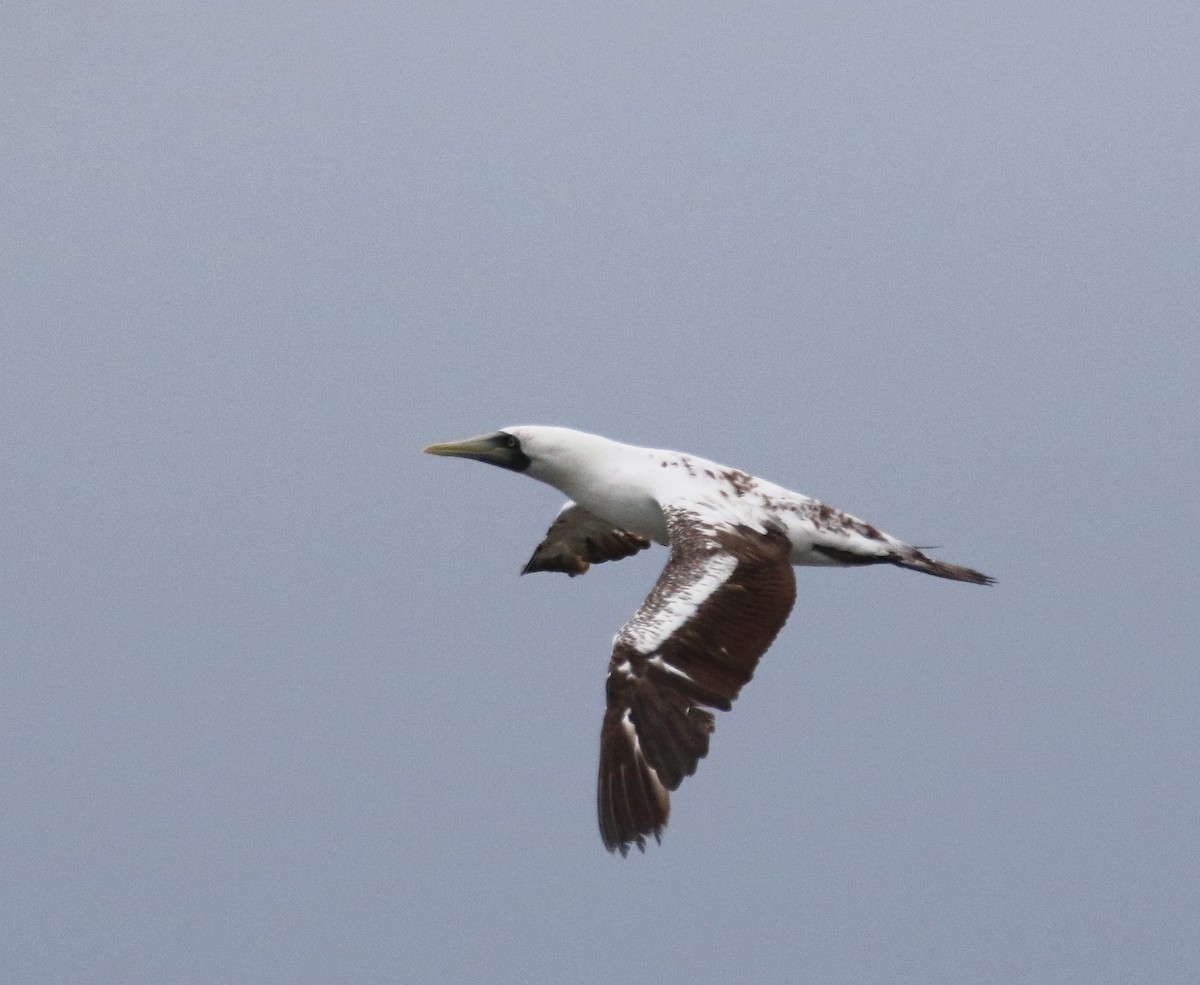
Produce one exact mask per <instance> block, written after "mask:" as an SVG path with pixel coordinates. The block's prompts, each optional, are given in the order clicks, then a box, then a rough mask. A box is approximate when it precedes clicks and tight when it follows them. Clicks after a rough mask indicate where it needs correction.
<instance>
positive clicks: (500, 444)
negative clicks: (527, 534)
mask: <svg viewBox="0 0 1200 985" xmlns="http://www.w3.org/2000/svg"><path fill="white" fill-rule="evenodd" d="M614 447H619V446H617V445H616V444H615V442H612V441H609V440H608V439H607V438H601V437H600V436H598V435H595V434H587V433H585V432H583V431H573V430H571V429H570V428H556V427H545V426H542V425H536V424H519V425H514V426H512V427H506V428H503V429H501V430H499V431H496V432H494V433H492V434H482V435H480V436H479V437H477V438H468V439H467V440H466V441H452V442H449V443H447V444H440V445H430V446H429V447H428V448H426V449H425V451H426V452H428V453H429V454H430V455H450V456H453V457H455V458H473V459H475V460H476V461H480V462H487V463H488V464H489V465H499V466H500V467H501V468H505V469H510V470H511V471H513V472H524V473H525V474H526V475H528V476H529V477H530V478H533V479H540V480H541V481H542V482H546V483H549V484H550V485H552V486H555V487H557V488H559V489H564V488H565V486H566V485H569V484H570V481H571V479H572V478H573V477H574V478H578V477H580V476H581V475H582V474H585V473H587V472H589V471H591V470H592V469H593V468H594V467H595V465H596V460H597V458H598V456H599V455H600V454H601V452H602V451H603V450H605V449H612V448H614Z"/></svg>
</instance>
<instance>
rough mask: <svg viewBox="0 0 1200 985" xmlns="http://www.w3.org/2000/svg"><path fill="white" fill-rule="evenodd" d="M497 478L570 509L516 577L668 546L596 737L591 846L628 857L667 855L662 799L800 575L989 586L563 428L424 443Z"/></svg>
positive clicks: (693, 470)
mask: <svg viewBox="0 0 1200 985" xmlns="http://www.w3.org/2000/svg"><path fill="white" fill-rule="evenodd" d="M425 451H426V452H428V453H429V454H431V455H449V456H454V457H457V458H471V459H475V460H476V461H480V462H487V463H489V464H491V465H499V466H500V467H501V468H506V469H509V470H511V471H514V472H522V473H524V474H525V475H528V476H530V477H531V478H534V479H538V480H540V481H541V482H544V483H547V484H548V485H551V486H553V487H554V488H555V489H557V490H559V491H560V492H562V493H564V494H565V495H567V496H568V497H570V499H569V500H568V502H567V503H566V505H564V506H563V508H562V509H561V510H560V511H559V513H558V516H557V517H556V518H555V519H554V522H553V523H552V524H551V525H550V529H549V530H548V531H547V532H546V536H545V538H544V539H543V540H542V542H541V543H540V544H538V546H537V549H536V550H535V551H534V552H533V556H532V557H531V558H530V559H529V562H528V563H527V564H526V565H525V567H524V569H523V570H522V572H521V573H522V574H528V573H529V572H533V571H561V572H565V573H566V574H568V575H570V576H571V577H574V576H576V575H581V574H583V573H584V572H585V571H587V570H588V567H589V566H590V565H592V564H600V563H601V562H604V561H615V560H618V559H619V558H623V557H629V556H630V555H632V554H636V553H637V552H638V551H640V550H642V549H644V548H647V547H649V546H650V544H651V542H653V543H656V544H665V545H666V546H667V547H668V548H669V549H670V553H669V556H668V557H667V563H666V567H664V568H663V570H662V573H661V574H660V575H659V576H658V581H657V582H655V584H654V587H653V588H652V589H651V590H650V594H649V596H648V597H647V598H646V601H645V602H643V603H642V606H641V608H639V609H638V611H637V612H635V613H634V615H633V618H632V619H630V620H629V622H627V623H626V624H625V625H624V626H622V627H621V630H620V632H618V633H617V635H616V637H615V638H614V640H613V651H612V659H611V660H610V661H609V665H608V681H607V684H606V688H605V690H606V696H607V707H606V709H605V712H604V721H603V724H602V726H601V729H600V776H599V782H598V786H597V809H598V812H599V816H600V836H601V838H602V839H603V840H604V846H605V847H606V848H607V849H608V850H609V851H610V852H614V851H619V852H620V853H621V854H622V855H627V854H628V853H629V849H630V848H631V847H632V846H633V845H636V846H637V847H638V848H639V849H640V850H642V851H645V849H646V839H647V838H649V837H654V838H655V840H656V841H659V842H661V840H662V832H663V828H665V827H666V824H667V817H668V815H669V813H670V793H669V792H670V791H672V790H675V789H676V788H678V786H679V785H680V783H682V782H683V780H684V778H685V777H688V776H691V775H692V774H693V773H695V771H696V766H697V764H698V763H699V761H700V760H701V759H703V758H704V756H706V755H707V754H708V741H709V736H710V735H711V734H712V732H713V729H714V727H715V724H716V720H715V718H714V716H713V714H712V711H711V710H710V709H718V710H720V711H729V709H730V708H731V707H732V704H733V700H734V699H735V698H736V697H737V696H738V692H739V691H740V690H741V689H742V687H743V685H745V684H746V682H747V681H749V680H750V678H751V676H752V675H753V673H754V668H755V666H756V665H757V663H758V659H759V657H761V656H762V655H763V653H764V652H765V651H766V649H767V647H769V646H770V645H771V643H772V642H773V641H774V639H775V636H776V635H777V634H778V633H779V630H780V629H781V628H783V624H784V622H785V621H786V620H787V617H788V613H789V612H790V611H791V608H792V603H793V602H794V601H795V599H796V581H795V577H794V575H793V572H792V566H793V565H824V566H839V567H845V566H861V565H869V564H891V565H895V566H896V567H900V568H909V569H911V570H913V571H923V572H925V573H926V574H930V575H936V576H937V577H939V578H949V579H951V580H953V581H963V582H970V583H972V584H975V585H990V584H992V582H993V579H991V578H989V577H988V576H987V575H984V574H980V573H979V572H978V571H974V570H972V569H971V568H964V567H961V566H960V565H957V564H948V563H946V562H945V561H938V560H935V559H934V558H931V557H929V556H928V555H926V554H925V553H924V552H923V551H922V550H921V549H919V548H917V547H913V546H912V545H911V544H906V543H904V542H903V541H900V540H897V539H896V538H895V537H892V536H890V535H888V534H885V533H884V532H883V531H881V530H879V529H878V528H877V527H873V526H872V525H871V524H869V523H866V522H864V521H863V520H860V519H858V518H857V517H854V516H851V515H850V514H848V513H843V512H842V511H841V510H836V509H834V508H833V507H831V506H827V505H825V504H824V503H822V502H820V501H818V500H816V499H813V498H811V497H809V496H804V495H801V494H800V493H796V492H792V491H791V490H789V489H784V488H783V487H782V486H777V485H775V484H773V483H771V482H767V481H765V480H763V479H758V478H756V477H754V476H752V475H747V474H746V473H745V472H741V471H739V470H738V469H732V468H728V467H726V466H724V465H717V464H716V463H715V462H710V461H707V460H705V459H703V458H697V457H696V456H694V455H685V454H681V453H679V452H673V451H659V450H656V449H652V448H638V447H635V446H633V445H624V444H621V443H619V442H616V441H610V440H609V439H607V438H602V437H600V436H599V435H594V434H585V433H584V432H581V431H573V430H570V429H569V428H560V427H541V426H520V427H506V428H504V429H503V430H502V431H497V432H495V433H494V434H487V435H481V436H480V437H477V438H469V439H467V440H465V441H456V442H450V443H448V444H436V445H430V446H429V447H428V448H426V449H425Z"/></svg>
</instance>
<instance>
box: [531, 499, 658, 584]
mask: <svg viewBox="0 0 1200 985" xmlns="http://www.w3.org/2000/svg"><path fill="white" fill-rule="evenodd" d="M649 546H650V541H648V540H647V539H646V538H645V537H640V536H638V535H637V534H631V533H629V531H627V530H621V529H620V528H619V527H614V526H613V525H612V524H611V523H609V522H607V521H606V520H601V519H600V518H599V517H598V516H596V514H594V513H589V512H588V511H587V510H585V509H584V508H583V507H582V506H578V505H577V504H575V503H573V502H568V503H567V505H566V506H564V507H563V508H562V509H561V510H559V513H558V516H556V517H555V518H554V522H553V523H552V524H550V529H549V530H547V531H546V536H545V537H544V538H543V539H542V542H541V543H540V544H538V546H537V550H535V551H534V552H533V556H532V557H531V558H530V559H529V563H528V564H526V565H525V567H524V568H522V569H521V574H523V575H527V574H529V573H530V572H531V571H565V572H566V573H567V574H568V575H570V576H571V577H572V578H574V577H575V576H576V575H581V574H583V573H584V572H585V571H587V569H588V567H589V566H590V565H593V564H601V563H602V562H604V561H616V560H619V559H620V558H623V557H629V556H630V555H631V554H636V553H637V552H638V551H640V550H644V549H645V548H647V547H649Z"/></svg>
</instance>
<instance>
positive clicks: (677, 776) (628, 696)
mask: <svg viewBox="0 0 1200 985" xmlns="http://www.w3.org/2000/svg"><path fill="white" fill-rule="evenodd" d="M663 512H664V515H665V517H666V520H667V529H668V532H669V534H670V544H671V555H670V558H669V559H668V560H667V566H666V567H665V568H664V569H663V572H662V574H661V575H659V578H658V581H657V582H656V583H655V585H654V588H653V589H652V590H651V592H650V595H649V597H648V598H647V599H646V601H645V602H644V603H643V604H642V607H641V608H640V609H638V611H637V613H636V614H635V615H634V617H633V618H632V619H631V620H629V622H628V623H626V624H625V626H624V627H623V628H622V629H621V631H620V633H618V634H617V637H616V639H615V640H614V643H613V654H612V660H611V661H610V663H609V671H608V682H607V687H606V690H607V697H608V706H607V709H606V710H605V713H604V724H603V726H602V727H601V730H600V777H599V784H598V790H597V807H598V810H599V815H600V835H601V837H602V838H603V839H604V845H605V847H606V848H607V849H608V850H609V851H610V852H611V851H620V852H621V854H622V855H625V854H627V853H628V851H629V848H630V846H631V845H637V847H638V848H640V849H642V850H644V849H645V846H646V838H647V836H650V835H653V836H654V837H655V838H656V839H661V836H662V830H663V828H664V827H665V826H666V823H667V817H668V814H669V813H670V798H669V795H668V791H670V790H674V789H676V788H677V787H678V786H679V784H680V783H682V782H683V779H684V777H687V776H691V775H692V774H693V773H694V772H695V771H696V766H697V764H698V763H699V761H700V760H701V759H703V758H704V756H705V755H707V754H708V737H709V736H710V735H711V734H712V731H713V729H714V727H715V724H716V721H715V719H714V717H713V715H712V712H710V711H708V710H707V709H708V708H719V709H721V710H722V711H728V710H729V709H730V707H731V706H732V703H733V700H734V698H736V697H737V695H738V692H739V691H740V690H741V689H742V686H743V685H744V684H745V683H746V682H747V681H749V680H750V678H751V676H752V675H753V673H754V668H755V666H756V665H757V664H758V660H759V657H761V656H762V654H763V653H764V652H765V651H766V649H767V647H769V646H770V645H771V643H772V641H773V640H774V639H775V636H776V634H778V632H779V630H780V629H782V628H783V624H784V622H785V621H786V620H787V617H788V613H789V612H790V611H791V608H792V603H793V602H794V601H795V599H796V582H795V578H794V576H793V574H792V565H791V562H790V560H789V557H788V554H789V549H790V546H789V544H788V540H787V537H786V536H785V535H784V534H783V532H782V531H779V530H769V531H768V532H766V533H760V532H758V531H755V530H752V529H750V528H749V527H745V526H737V527H731V526H724V525H712V524H707V523H705V522H704V520H703V519H702V518H701V517H700V516H698V515H697V514H696V513H695V512H692V511H690V510H687V509H675V508H672V507H669V506H668V507H667V508H665V509H664V511H663Z"/></svg>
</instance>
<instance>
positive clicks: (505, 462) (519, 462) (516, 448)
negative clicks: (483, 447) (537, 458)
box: [490, 431, 532, 472]
mask: <svg viewBox="0 0 1200 985" xmlns="http://www.w3.org/2000/svg"><path fill="white" fill-rule="evenodd" d="M490 440H491V443H492V444H494V445H495V446H496V449H497V451H498V452H499V454H498V455H497V456H496V458H495V459H493V460H492V462H493V464H495V465H499V466H500V467H501V468H502V469H509V470H511V471H513V472H524V471H525V470H526V469H527V468H529V466H530V464H532V459H530V457H529V456H528V455H526V454H525V452H523V451H521V442H520V440H519V439H518V438H517V437H516V436H515V435H512V434H506V433H505V432H504V431H498V432H497V433H496V435H495V437H493V438H491V439H490Z"/></svg>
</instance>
